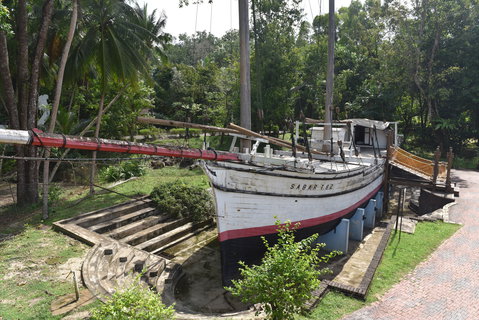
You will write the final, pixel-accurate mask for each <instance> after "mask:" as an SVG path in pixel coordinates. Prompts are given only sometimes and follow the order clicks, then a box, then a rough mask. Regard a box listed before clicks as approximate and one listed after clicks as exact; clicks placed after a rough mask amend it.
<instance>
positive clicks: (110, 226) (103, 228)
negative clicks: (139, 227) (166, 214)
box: [88, 206, 158, 233]
mask: <svg viewBox="0 0 479 320" xmlns="http://www.w3.org/2000/svg"><path fill="white" fill-rule="evenodd" d="M157 214H158V210H157V209H156V208H154V207H150V206H148V207H145V208H142V209H140V210H137V211H134V212H131V213H128V214H124V215H122V216H119V217H117V218H114V219H111V220H108V221H105V222H101V223H98V224H95V225H93V226H90V227H89V228H88V229H89V230H91V231H94V232H97V233H105V232H108V231H111V230H114V229H117V228H119V227H123V226H124V225H127V224H129V223H132V222H135V221H138V220H141V219H144V218H146V217H149V216H152V215H157Z"/></svg>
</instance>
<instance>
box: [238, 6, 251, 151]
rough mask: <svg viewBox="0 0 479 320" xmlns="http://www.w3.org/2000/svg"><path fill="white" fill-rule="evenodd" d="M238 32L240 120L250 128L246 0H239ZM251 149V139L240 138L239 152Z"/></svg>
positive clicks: (244, 125) (242, 124)
mask: <svg viewBox="0 0 479 320" xmlns="http://www.w3.org/2000/svg"><path fill="white" fill-rule="evenodd" d="M238 6H239V33H240V83H241V87H240V106H241V115H240V122H241V126H242V127H243V128H246V129H248V130H251V84H250V61H249V60H250V57H249V20H248V0H239V1H238ZM246 148H247V149H248V150H250V149H251V141H249V140H246V139H242V140H241V150H240V151H241V152H244V151H245V149H246Z"/></svg>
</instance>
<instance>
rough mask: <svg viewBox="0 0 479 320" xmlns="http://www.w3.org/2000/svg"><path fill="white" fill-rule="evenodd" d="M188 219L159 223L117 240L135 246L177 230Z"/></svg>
mask: <svg viewBox="0 0 479 320" xmlns="http://www.w3.org/2000/svg"><path fill="white" fill-rule="evenodd" d="M188 221H189V220H188V219H178V220H173V221H168V222H164V223H159V224H157V225H154V226H151V227H149V228H146V229H144V230H142V231H140V232H137V233H135V234H132V235H129V236H127V237H125V238H121V239H119V240H120V241H121V242H125V243H128V244H129V245H132V246H136V245H138V244H140V243H142V242H145V241H148V240H150V239H152V238H154V237H156V236H158V235H160V234H163V233H165V232H169V231H171V230H173V229H175V228H178V227H180V226H182V225H184V224H185V223H188Z"/></svg>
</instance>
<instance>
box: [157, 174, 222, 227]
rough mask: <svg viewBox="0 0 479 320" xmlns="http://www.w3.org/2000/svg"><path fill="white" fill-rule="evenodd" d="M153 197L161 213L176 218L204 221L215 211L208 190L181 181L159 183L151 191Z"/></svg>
mask: <svg viewBox="0 0 479 320" xmlns="http://www.w3.org/2000/svg"><path fill="white" fill-rule="evenodd" d="M151 198H152V199H153V201H154V202H155V204H156V206H157V207H158V209H159V211H160V212H161V213H163V214H167V215H171V216H173V217H175V218H190V219H192V220H193V221H203V220H206V219H208V218H210V217H212V215H213V213H214V205H213V199H212V197H211V194H210V193H209V192H208V191H207V190H205V189H204V188H201V187H199V186H193V185H187V184H185V183H183V182H179V181H175V182H168V183H164V184H161V185H159V186H158V187H156V188H155V189H153V191H152V192H151Z"/></svg>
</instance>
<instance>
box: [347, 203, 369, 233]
mask: <svg viewBox="0 0 479 320" xmlns="http://www.w3.org/2000/svg"><path fill="white" fill-rule="evenodd" d="M364 219H365V212H364V209H363V208H358V209H356V212H355V213H354V215H353V216H352V217H351V219H350V220H349V238H350V239H351V240H355V241H362V240H363V236H364V232H363V231H364Z"/></svg>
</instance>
